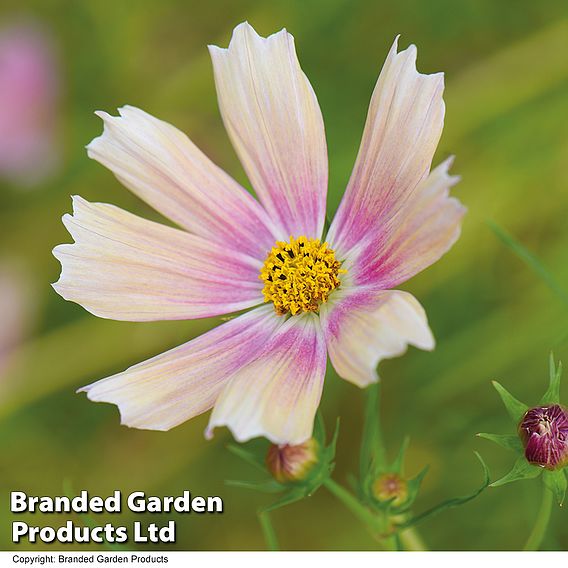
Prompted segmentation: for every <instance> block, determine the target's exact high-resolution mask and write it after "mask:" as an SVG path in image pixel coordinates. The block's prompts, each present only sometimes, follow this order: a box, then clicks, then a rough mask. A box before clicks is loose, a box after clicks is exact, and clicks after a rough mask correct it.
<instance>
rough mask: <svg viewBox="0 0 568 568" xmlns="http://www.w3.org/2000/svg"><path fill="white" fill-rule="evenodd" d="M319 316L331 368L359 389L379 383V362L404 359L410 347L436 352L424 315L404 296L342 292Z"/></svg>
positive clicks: (383, 292) (390, 292)
mask: <svg viewBox="0 0 568 568" xmlns="http://www.w3.org/2000/svg"><path fill="white" fill-rule="evenodd" d="M320 312H321V325H322V329H323V331H324V334H325V337H326V343H327V349H328V353H329V358H330V360H331V362H332V364H333V367H334V368H335V370H336V371H337V374H338V375H339V376H340V377H342V378H343V379H345V380H347V381H350V382H351V383H354V384H355V385H357V386H359V387H366V386H367V385H369V384H371V383H374V382H377V381H378V380H379V376H378V374H377V365H378V364H379V362H380V361H381V360H383V359H390V358H392V357H398V356H399V355H402V354H403V353H405V352H406V349H407V347H408V345H413V346H415V347H418V348H419V349H425V350H432V349H433V348H434V338H433V336H432V332H431V331H430V328H429V327H428V321H427V319H426V314H425V312H424V309H423V308H422V306H421V305H420V304H419V303H418V301H417V300H416V299H415V298H414V296H412V295H411V294H409V293H407V292H401V291H399V290H373V289H369V288H367V289H365V288H362V289H359V290H345V291H343V292H342V293H338V295H336V297H335V299H333V300H331V301H330V302H328V303H326V304H323V305H322V306H321V310H320Z"/></svg>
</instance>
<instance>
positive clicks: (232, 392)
mask: <svg viewBox="0 0 568 568" xmlns="http://www.w3.org/2000/svg"><path fill="white" fill-rule="evenodd" d="M325 368H326V348H325V340H324V337H323V334H322V331H321V328H320V324H319V319H318V317H317V315H315V314H313V313H306V314H303V315H301V316H294V317H290V318H288V319H287V320H286V321H285V323H284V324H283V325H282V326H281V327H280V328H278V329H277V330H276V331H275V333H274V336H273V337H272V339H271V340H270V342H268V344H267V345H266V346H265V347H264V349H263V350H262V351H261V352H260V354H259V355H258V357H257V358H256V359H255V360H254V361H252V362H251V363H250V364H248V365H247V366H245V367H242V368H241V369H240V370H238V371H237V372H236V373H235V374H234V375H233V377H232V378H231V380H230V381H229V382H228V383H227V385H226V386H225V388H224V389H223V391H222V393H221V394H220V396H219V399H218V400H217V402H216V403H215V407H214V409H213V413H212V414H211V420H210V422H209V427H208V434H209V435H212V432H213V430H214V428H216V427H218V426H228V427H229V429H230V430H231V432H232V433H233V436H234V437H235V439H236V440H238V441H240V442H244V441H246V440H249V439H251V438H255V437H257V436H264V437H266V438H268V439H269V440H270V441H271V442H273V443H275V444H301V443H302V442H305V441H306V440H307V439H308V438H310V436H311V435H312V430H313V425H314V419H315V414H316V411H317V408H318V406H319V402H320V398H321V392H322V388H323V381H324V376H325Z"/></svg>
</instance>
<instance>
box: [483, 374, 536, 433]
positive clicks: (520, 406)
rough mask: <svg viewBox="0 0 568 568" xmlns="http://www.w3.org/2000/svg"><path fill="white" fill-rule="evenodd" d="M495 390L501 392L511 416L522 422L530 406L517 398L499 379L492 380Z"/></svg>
mask: <svg viewBox="0 0 568 568" xmlns="http://www.w3.org/2000/svg"><path fill="white" fill-rule="evenodd" d="M491 383H492V384H493V386H494V387H495V390H496V391H497V392H498V393H499V396H500V397H501V400H502V401H503V404H504V405H505V408H506V409H507V412H508V413H509V416H510V417H511V418H512V419H513V420H514V421H515V422H516V423H518V422H520V421H521V418H522V417H523V416H524V415H525V413H526V411H527V410H528V409H529V407H528V406H527V405H526V404H524V403H523V402H521V401H520V400H518V399H516V398H515V397H514V396H513V395H512V394H511V393H510V392H509V391H508V390H507V389H506V388H505V387H504V386H502V385H501V384H499V383H498V382H497V381H491Z"/></svg>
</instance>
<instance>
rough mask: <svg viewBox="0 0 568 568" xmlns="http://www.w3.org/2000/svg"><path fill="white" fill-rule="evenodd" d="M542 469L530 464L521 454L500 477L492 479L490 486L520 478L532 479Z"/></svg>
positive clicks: (498, 485) (497, 485) (504, 483)
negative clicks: (507, 471)
mask: <svg viewBox="0 0 568 568" xmlns="http://www.w3.org/2000/svg"><path fill="white" fill-rule="evenodd" d="M543 471H544V470H543V468H541V467H538V466H536V465H532V464H530V463H529V462H528V461H527V460H526V459H525V457H524V456H521V457H520V458H519V459H518V460H517V461H516V462H515V465H513V469H512V470H511V471H510V472H509V473H508V474H507V475H505V476H504V477H502V478H501V479H498V480H497V481H494V482H493V483H492V484H491V487H500V486H501V485H506V484H507V483H512V482H513V481H520V480H522V479H534V478H535V477H538V476H539V475H540V474H541V473H542V472H543Z"/></svg>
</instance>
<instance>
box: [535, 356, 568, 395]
mask: <svg viewBox="0 0 568 568" xmlns="http://www.w3.org/2000/svg"><path fill="white" fill-rule="evenodd" d="M549 376H550V383H549V385H548V389H547V390H546V392H545V393H544V395H543V397H542V398H541V399H540V403H539V404H551V403H552V404H560V379H561V378H562V362H561V361H559V363H558V368H556V366H555V365H554V355H553V354H552V353H551V354H550V360H549Z"/></svg>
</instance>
